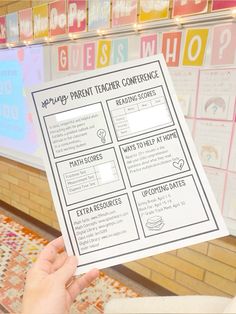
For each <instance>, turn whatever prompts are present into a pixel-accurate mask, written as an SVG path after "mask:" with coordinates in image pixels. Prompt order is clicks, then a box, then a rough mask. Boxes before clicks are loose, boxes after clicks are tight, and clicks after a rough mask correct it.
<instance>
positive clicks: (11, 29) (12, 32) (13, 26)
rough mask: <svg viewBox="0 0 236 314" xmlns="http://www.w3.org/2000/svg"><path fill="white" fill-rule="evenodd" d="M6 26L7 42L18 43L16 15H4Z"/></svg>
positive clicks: (15, 13)
mask: <svg viewBox="0 0 236 314" xmlns="http://www.w3.org/2000/svg"><path fill="white" fill-rule="evenodd" d="M6 26H7V41H8V42H10V43H11V42H13V43H15V42H18V41H19V27H18V13H17V12H14V13H10V14H7V15H6Z"/></svg>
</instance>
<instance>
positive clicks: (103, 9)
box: [88, 0, 110, 31]
mask: <svg viewBox="0 0 236 314" xmlns="http://www.w3.org/2000/svg"><path fill="white" fill-rule="evenodd" d="M109 27H110V0H97V1H94V0H88V30H89V31H92V30H99V29H104V28H109Z"/></svg>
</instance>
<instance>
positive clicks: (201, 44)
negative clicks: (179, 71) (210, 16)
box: [183, 28, 209, 66]
mask: <svg viewBox="0 0 236 314" xmlns="http://www.w3.org/2000/svg"><path fill="white" fill-rule="evenodd" d="M208 32H209V29H207V28H203V29H188V30H187V35H186V40H185V45H184V57H183V65H189V66H201V65H203V61H204V55H205V50H206V44H207V38H208Z"/></svg>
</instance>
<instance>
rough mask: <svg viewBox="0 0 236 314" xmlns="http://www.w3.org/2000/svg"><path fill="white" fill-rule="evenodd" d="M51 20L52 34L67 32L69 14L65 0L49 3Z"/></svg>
mask: <svg viewBox="0 0 236 314" xmlns="http://www.w3.org/2000/svg"><path fill="white" fill-rule="evenodd" d="M49 20H50V24H49V26H50V35H51V36H57V35H62V34H65V33H66V30H67V16H66V2H65V0H59V1H56V2H52V3H49Z"/></svg>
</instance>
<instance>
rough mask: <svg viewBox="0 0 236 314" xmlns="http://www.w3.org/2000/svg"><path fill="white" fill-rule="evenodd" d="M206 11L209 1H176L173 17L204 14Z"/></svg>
mask: <svg viewBox="0 0 236 314" xmlns="http://www.w3.org/2000/svg"><path fill="white" fill-rule="evenodd" d="M220 2H222V1H220ZM206 11H207V0H174V1H173V11H172V17H176V16H183V15H191V14H198V13H204V12H206Z"/></svg>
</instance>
